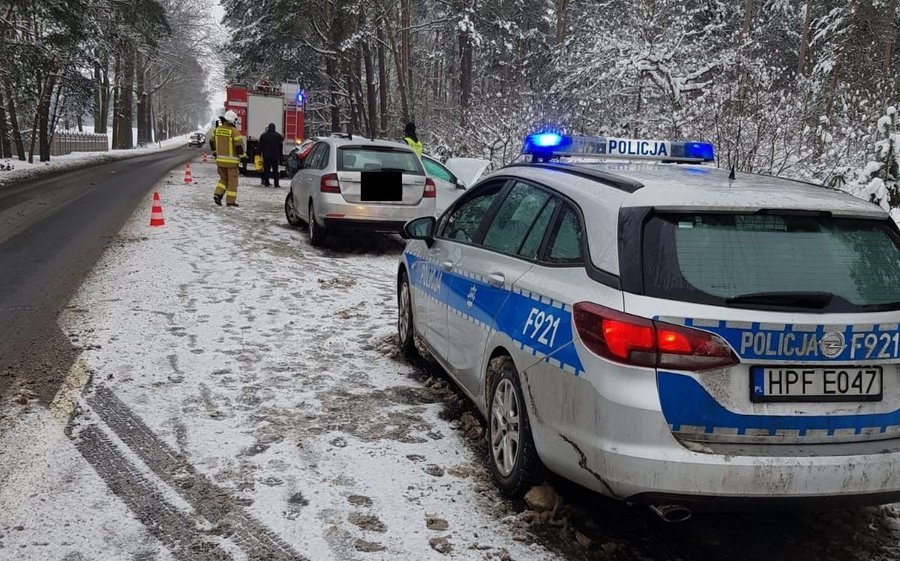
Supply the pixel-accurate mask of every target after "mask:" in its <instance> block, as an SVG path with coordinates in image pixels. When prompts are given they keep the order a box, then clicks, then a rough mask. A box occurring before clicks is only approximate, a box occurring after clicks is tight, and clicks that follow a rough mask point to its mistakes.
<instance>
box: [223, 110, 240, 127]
mask: <svg viewBox="0 0 900 561" xmlns="http://www.w3.org/2000/svg"><path fill="white" fill-rule="evenodd" d="M225 120H226V121H228V122H229V123H231V124H232V125H236V124H237V120H238V116H237V113H235V112H234V111H231V110H228V111H226V112H225Z"/></svg>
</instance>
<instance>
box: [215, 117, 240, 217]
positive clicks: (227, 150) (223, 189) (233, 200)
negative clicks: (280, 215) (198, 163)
mask: <svg viewBox="0 0 900 561" xmlns="http://www.w3.org/2000/svg"><path fill="white" fill-rule="evenodd" d="M237 119H238V116H237V114H236V113H235V112H234V111H226V112H225V115H224V116H222V118H221V123H220V124H219V126H218V127H216V130H215V131H213V135H212V137H210V139H209V145H210V147H212V151H213V158H215V159H216V167H217V168H218V169H219V182H218V183H216V192H215V194H214V195H213V202H215V203H216V204H217V205H219V206H222V195H225V204H227V205H228V206H234V207H236V206H238V204H237V189H238V166H239V165H240V163H241V156H243V154H244V137H242V136H241V132H240V131H239V130H238V129H237V126H236V125H237Z"/></svg>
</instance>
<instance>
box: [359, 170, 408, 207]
mask: <svg viewBox="0 0 900 561" xmlns="http://www.w3.org/2000/svg"><path fill="white" fill-rule="evenodd" d="M359 176H360V177H359V181H360V185H359V195H360V196H359V199H360V200H361V201H363V202H369V201H373V202H397V201H402V200H403V174H402V173H400V172H396V171H363V172H360V174H359Z"/></svg>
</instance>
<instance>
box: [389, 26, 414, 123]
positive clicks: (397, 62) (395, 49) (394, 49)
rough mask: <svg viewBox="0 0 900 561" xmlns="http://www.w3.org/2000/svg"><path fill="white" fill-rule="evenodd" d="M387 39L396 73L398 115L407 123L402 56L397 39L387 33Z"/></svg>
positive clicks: (407, 104)
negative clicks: (388, 39)
mask: <svg viewBox="0 0 900 561" xmlns="http://www.w3.org/2000/svg"><path fill="white" fill-rule="evenodd" d="M388 37H390V41H391V54H392V55H393V57H392V58H393V59H394V68H395V70H396V71H397V93H398V94H400V113H401V115H402V117H403V121H404V122H407V123H408V122H409V121H410V118H409V103H408V99H407V97H406V78H405V73H404V72H403V62H402V60H401V58H402V55H401V54H400V52H399V46H398V45H397V39H396V37H395V34H394V33H390V31H389V32H388Z"/></svg>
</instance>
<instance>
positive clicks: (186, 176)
mask: <svg viewBox="0 0 900 561" xmlns="http://www.w3.org/2000/svg"><path fill="white" fill-rule="evenodd" d="M184 182H185V183H193V182H194V178H193V177H192V176H191V164H185V165H184Z"/></svg>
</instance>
